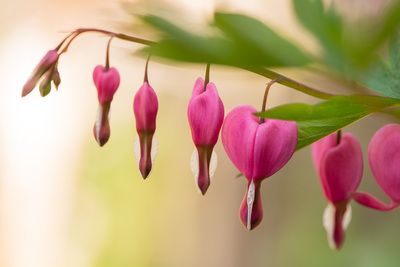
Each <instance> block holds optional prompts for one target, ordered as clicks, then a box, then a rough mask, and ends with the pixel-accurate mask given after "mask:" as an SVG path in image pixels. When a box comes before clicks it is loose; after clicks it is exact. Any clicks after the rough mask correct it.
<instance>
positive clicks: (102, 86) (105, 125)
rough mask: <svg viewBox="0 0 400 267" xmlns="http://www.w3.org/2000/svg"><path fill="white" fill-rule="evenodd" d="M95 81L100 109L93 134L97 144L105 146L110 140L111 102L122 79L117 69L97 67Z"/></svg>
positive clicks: (94, 74) (94, 75) (94, 73)
mask: <svg viewBox="0 0 400 267" xmlns="http://www.w3.org/2000/svg"><path fill="white" fill-rule="evenodd" d="M93 81H94V84H95V86H96V89H97V97H98V100H99V109H98V113H97V119H96V123H95V125H94V127H93V134H94V137H95V138H96V141H97V143H98V144H99V145H100V146H103V145H105V144H106V143H107V141H108V139H109V138H110V124H109V112H110V105H111V101H112V100H113V97H114V94H115V92H116V91H117V89H118V86H119V82H120V77H119V74H118V71H117V70H116V69H115V68H106V67H103V66H101V65H98V66H96V68H95V69H94V71H93Z"/></svg>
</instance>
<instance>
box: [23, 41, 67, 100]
mask: <svg viewBox="0 0 400 267" xmlns="http://www.w3.org/2000/svg"><path fill="white" fill-rule="evenodd" d="M59 56H60V55H59V54H58V52H57V49H53V50H50V51H48V52H47V53H46V55H45V56H44V57H43V58H42V59H41V60H40V62H39V64H38V65H37V66H36V67H35V69H34V70H33V72H32V74H31V76H30V77H29V78H28V81H27V82H26V83H25V85H24V87H23V88H22V97H24V96H26V95H27V94H29V93H30V92H31V91H32V90H33V89H34V88H35V87H36V85H37V84H38V82H39V81H40V80H41V79H42V78H43V80H42V82H41V83H40V88H39V89H40V94H41V95H42V96H46V95H47V94H48V93H49V92H50V89H51V82H52V81H53V83H54V85H55V86H56V87H58V85H59V84H60V75H59V73H58V70H57V62H58V59H59Z"/></svg>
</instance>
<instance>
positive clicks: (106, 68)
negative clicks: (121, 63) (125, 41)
mask: <svg viewBox="0 0 400 267" xmlns="http://www.w3.org/2000/svg"><path fill="white" fill-rule="evenodd" d="M113 38H114V36H111V38H110V40H109V41H108V43H107V52H106V66H105V70H106V71H107V70H108V69H109V68H110V44H111V40H112V39H113Z"/></svg>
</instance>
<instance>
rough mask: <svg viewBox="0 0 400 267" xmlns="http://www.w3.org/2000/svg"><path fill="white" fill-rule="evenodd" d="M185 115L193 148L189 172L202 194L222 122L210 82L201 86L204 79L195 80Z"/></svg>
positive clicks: (221, 110)
mask: <svg viewBox="0 0 400 267" xmlns="http://www.w3.org/2000/svg"><path fill="white" fill-rule="evenodd" d="M187 114H188V120H189V124H190V129H191V132H192V139H193V143H194V144H195V146H196V149H195V150H194V151H193V154H192V160H191V166H192V171H193V173H194V176H195V181H196V186H197V187H198V189H199V190H200V191H201V193H202V194H203V195H204V194H205V193H206V191H207V189H208V187H209V185H210V179H211V177H212V176H213V174H214V172H215V168H216V166H217V155H216V153H215V152H214V151H213V148H214V146H215V144H216V143H217V141H218V135H219V131H220V129H221V126H222V122H223V120H224V105H223V103H222V101H221V98H220V97H219V95H218V91H217V88H216V87H215V85H214V84H213V83H207V85H206V86H204V80H203V79H202V78H198V79H197V81H196V83H195V85H194V87H193V91H192V97H191V99H190V101H189V106H188V111H187ZM196 150H197V151H196Z"/></svg>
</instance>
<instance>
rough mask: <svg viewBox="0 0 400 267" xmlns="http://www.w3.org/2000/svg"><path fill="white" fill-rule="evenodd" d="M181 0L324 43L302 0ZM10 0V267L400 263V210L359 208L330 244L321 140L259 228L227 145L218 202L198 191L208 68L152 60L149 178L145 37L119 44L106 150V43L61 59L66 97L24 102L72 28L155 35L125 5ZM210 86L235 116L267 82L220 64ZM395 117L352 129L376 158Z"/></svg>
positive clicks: (281, 184)
mask: <svg viewBox="0 0 400 267" xmlns="http://www.w3.org/2000/svg"><path fill="white" fill-rule="evenodd" d="M170 2H171V3H172V4H173V5H174V6H175V8H177V9H179V10H183V11H184V13H185V14H187V15H188V17H189V18H190V19H191V20H192V21H193V23H198V22H199V21H201V20H203V19H207V18H209V16H210V14H211V12H212V11H213V9H214V8H216V7H218V8H223V9H225V10H229V11H235V12H244V13H247V14H252V15H254V16H256V17H257V18H260V19H262V20H264V21H265V22H267V23H270V24H271V25H273V26H275V28H276V29H280V32H282V34H284V35H286V36H291V37H292V38H293V39H295V40H301V41H303V42H304V43H305V44H307V48H308V49H317V48H316V46H315V43H314V42H313V40H312V39H311V38H310V36H309V35H308V34H307V33H306V32H305V31H304V30H303V29H302V28H301V27H300V26H299V25H298V23H297V21H296V20H295V18H294V15H293V11H292V9H291V5H290V1H289V0H285V1H272V0H268V1H259V0H247V1H239V0H235V1H234V0H227V1H212V0H207V1H189V0H180V1H172V0H171V1H170ZM348 2H351V3H352V4H354V6H356V7H358V9H354V10H355V11H354V12H355V14H359V13H360V14H361V13H362V12H370V10H374V8H373V4H376V3H377V2H378V1H367V2H368V4H365V3H364V4H363V3H361V5H360V2H362V1H348ZM379 2H380V1H379ZM0 3H1V7H2V8H1V9H0V80H1V81H2V89H1V90H0V125H1V127H0V147H1V149H0V175H1V176H0V266H4V267H25V266H30V267H36V266H38V267H39V266H40V267H55V266H57V267H67V266H74V267H86V266H96V267H97V266H98V267H100V266H104V267H105V266H122V267H125V266H278V267H281V266H282V267H284V266H307V267H308V266H363V267H368V266H385V267H386V266H393V267H395V266H399V264H400V253H399V240H400V231H399V228H398V225H399V223H398V222H399V220H400V214H399V211H393V212H390V213H382V212H377V211H373V210H368V209H366V208H364V207H361V206H359V205H357V204H355V203H352V206H353V219H352V222H351V224H350V226H349V229H348V231H347V239H346V242H345V245H344V247H343V249H342V251H340V252H337V251H332V250H331V249H330V248H329V246H328V244H327V240H326V234H325V230H324V229H323V226H322V213H323V210H324V208H325V206H326V205H327V203H326V200H325V199H324V196H323V193H322V190H321V189H320V185H319V182H318V178H317V176H316V174H315V172H314V169H313V166H312V162H311V158H310V149H309V148H305V149H303V150H301V151H299V152H297V153H296V154H295V155H294V157H293V158H292V160H291V161H290V162H289V163H288V164H287V165H286V166H285V167H284V168H283V169H282V170H281V171H279V172H278V173H277V174H275V175H274V176H272V177H270V178H269V179H268V180H266V181H264V182H263V187H262V198H263V206H264V219H263V222H262V223H261V225H260V226H259V227H258V228H256V229H255V230H254V231H251V232H249V231H247V230H246V229H245V228H244V227H243V226H242V225H241V223H240V221H239V218H238V209H239V206H240V203H241V201H242V198H243V195H244V193H245V189H246V180H245V179H244V178H243V177H242V178H235V177H236V175H237V174H238V171H237V170H236V169H235V167H234V166H233V164H232V163H230V161H229V159H228V158H227V156H226V155H225V153H224V151H223V148H222V145H221V143H220V142H219V143H218V144H217V146H216V151H217V153H218V155H219V166H218V169H217V171H216V174H215V176H214V179H213V181H212V184H211V186H210V188H209V190H208V192H207V194H206V195H205V196H201V195H200V194H199V193H198V192H197V190H196V188H195V184H194V180H193V177H192V173H191V171H190V156H191V153H192V151H193V149H194V146H193V144H192V142H191V136H190V130H189V126H188V123H187V118H186V108H187V103H188V100H189V98H190V94H191V89H192V86H193V84H194V82H195V80H196V78H197V77H198V76H203V75H204V70H205V66H200V65H187V64H175V63H173V64H164V63H162V62H158V61H156V62H154V61H151V62H150V66H149V79H150V83H151V85H152V86H153V88H154V89H155V90H156V92H157V94H158V97H159V115H158V118H157V123H158V124H157V132H156V135H157V137H158V140H159V153H158V156H157V158H156V162H155V166H154V170H153V172H152V173H151V175H150V177H149V178H148V179H147V180H146V181H143V180H142V178H141V177H140V175H139V172H138V170H137V166H136V161H135V159H134V156H133V152H132V146H133V138H134V136H135V134H136V133H135V121H134V116H133V110H132V102H133V96H134V94H135V92H136V90H137V89H138V88H139V87H140V86H141V83H142V80H143V72H144V64H145V59H144V58H142V57H140V56H137V55H133V52H134V51H136V50H138V49H140V48H141V46H140V45H137V44H130V43H126V42H123V41H120V40H114V41H113V43H112V48H111V65H113V66H115V67H116V68H118V70H119V72H120V75H121V86H120V88H119V90H118V92H117V94H116V95H115V98H114V101H113V103H112V112H111V138H110V141H109V142H108V144H107V145H106V146H105V147H103V148H99V147H98V145H97V143H96V142H95V140H94V138H93V136H92V127H93V123H94V120H95V116H96V109H97V99H96V91H95V87H94V85H93V82H92V78H91V75H92V70H93V68H94V67H95V66H96V65H98V64H104V58H105V48H106V44H107V41H108V39H107V38H104V37H101V36H100V35H98V34H86V35H82V36H81V37H79V38H78V39H77V40H76V41H75V42H74V43H73V44H72V45H71V47H70V49H69V51H68V53H67V54H65V55H63V56H62V57H61V59H60V65H59V70H60V73H61V79H62V83H61V86H60V88H59V90H58V92H51V93H50V95H49V96H47V97H46V98H41V97H40V96H39V93H38V92H37V90H35V91H34V92H33V93H32V94H30V95H29V96H27V97H25V98H23V99H22V98H21V97H20V93H21V88H22V86H23V84H24V82H25V81H26V79H27V78H28V76H29V74H30V72H31V71H32V70H33V68H34V67H35V65H36V64H37V62H38V61H39V60H40V59H41V57H42V56H43V55H44V54H45V52H46V51H47V50H49V49H52V48H54V47H55V46H56V45H57V44H58V43H59V42H60V41H61V39H62V38H63V37H64V36H65V32H66V31H70V30H73V29H75V28H79V27H96V28H104V29H109V30H114V31H125V30H127V31H129V32H131V33H137V34H142V33H143V29H140V28H139V29H135V28H129V25H131V24H130V21H131V17H130V16H129V15H128V14H127V12H125V10H124V5H123V4H122V3H120V2H117V1H106V0H100V1H94V0H80V1H76V0H73V1H61V0H57V1H50V0H34V1H26V0H17V1H4V0H0ZM151 6H152V7H153V8H158V7H159V6H161V2H159V1H152V2H151ZM368 10H369V11H368ZM357 12H359V13H357ZM171 16H172V14H171ZM278 71H279V72H282V73H283V74H285V75H287V76H289V77H292V78H294V79H296V80H299V81H301V82H304V83H307V84H309V85H312V86H315V87H318V88H320V89H321V90H327V91H328V90H335V91H336V92H339V93H348V92H346V90H345V87H344V86H343V85H342V84H341V83H340V82H338V81H334V80H331V79H329V78H328V77H316V76H313V75H312V74H310V73H308V72H306V71H301V70H291V69H282V70H278ZM211 80H212V81H213V82H214V83H215V84H216V86H217V88H218V90H219V93H220V96H221V98H222V100H223V101H224V105H225V112H226V113H227V112H229V111H230V110H231V109H232V108H233V107H235V106H237V105H239V104H251V105H254V106H255V107H260V106H261V101H262V96H263V93H264V87H265V83H266V82H267V81H266V80H265V79H264V78H262V77H258V76H256V75H254V74H251V73H247V72H244V71H241V70H237V69H232V68H222V67H217V66H212V72H211ZM295 101H296V102H307V103H314V102H316V101H317V99H313V98H311V97H307V96H304V95H302V94H300V93H298V92H295V91H293V90H290V89H288V88H285V87H282V86H280V85H274V87H273V89H272V91H271V93H270V97H269V100H268V105H269V106H270V107H272V106H276V105H280V104H284V103H288V102H295ZM389 121H395V119H394V118H393V117H388V116H384V115H380V114H375V115H372V116H370V117H369V118H367V119H364V120H362V121H360V122H358V123H356V124H355V125H352V126H349V127H347V128H346V129H345V131H351V132H353V133H354V134H355V135H356V136H357V138H358V139H359V140H360V143H361V145H362V148H363V152H364V155H365V156H366V152H367V147H368V142H369V140H370V138H371V137H372V135H373V133H374V132H375V131H376V130H377V129H379V127H381V126H382V125H384V124H386V123H387V122H389ZM364 171H365V174H364V178H363V182H362V184H361V186H360V188H361V189H362V190H365V191H368V192H371V193H373V194H375V195H377V196H378V197H380V198H382V199H386V200H387V198H386V197H385V196H384V194H383V193H382V192H381V190H380V189H379V188H378V187H377V185H376V183H375V181H374V179H373V177H372V175H371V173H370V170H369V167H368V165H367V159H365V168H364Z"/></svg>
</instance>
